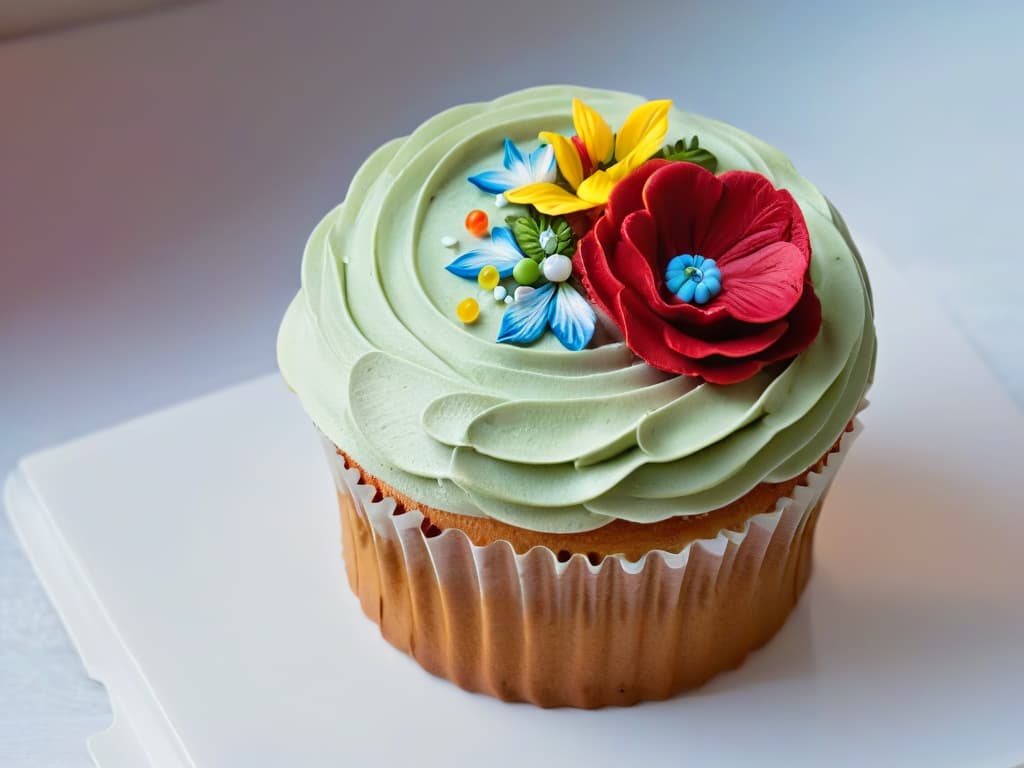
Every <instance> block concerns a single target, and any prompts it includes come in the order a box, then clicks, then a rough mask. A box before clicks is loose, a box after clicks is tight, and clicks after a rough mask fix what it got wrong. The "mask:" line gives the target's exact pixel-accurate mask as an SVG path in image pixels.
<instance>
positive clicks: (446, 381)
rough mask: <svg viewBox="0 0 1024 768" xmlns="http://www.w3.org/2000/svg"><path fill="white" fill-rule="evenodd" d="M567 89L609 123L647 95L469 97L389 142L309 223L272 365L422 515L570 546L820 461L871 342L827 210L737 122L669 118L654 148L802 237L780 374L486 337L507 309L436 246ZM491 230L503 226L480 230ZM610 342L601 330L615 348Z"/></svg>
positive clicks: (565, 125) (856, 392)
mask: <svg viewBox="0 0 1024 768" xmlns="http://www.w3.org/2000/svg"><path fill="white" fill-rule="evenodd" d="M573 96H579V97H580V98H582V99H583V100H584V101H586V102H587V103H588V104H590V105H591V106H593V107H594V108H596V109H597V110H598V111H599V112H601V113H602V114H603V115H604V116H605V117H606V118H607V119H608V121H609V123H610V124H611V125H613V126H616V125H621V123H622V121H623V120H624V119H625V117H626V115H627V114H628V113H629V112H630V111H631V110H632V109H633V108H634V107H635V106H637V105H638V104H640V103H642V101H643V100H642V99H640V98H639V97H636V96H631V95H627V94H622V93H614V92H610V91H600V90H591V89H584V88H575V87H565V86H550V87H542V88H533V89H529V90H525V91H520V92H518V93H514V94H511V95H509V96H506V97H504V98H501V99H497V100H496V101H493V102H489V103H486V104H469V105H465V106H461V107H456V108H454V109H450V110H448V111H446V112H443V113H441V114H439V115H437V116H436V117H434V118H432V119H431V120H428V121H427V122H426V123H424V124H423V125H422V126H420V128H419V129H417V130H416V132H415V133H413V134H412V135H411V136H409V137H407V138H405V139H398V140H395V141H392V142H390V143H388V144H385V145H384V146H383V147H381V148H380V149H378V150H377V151H376V152H375V153H374V154H373V155H372V156H371V157H370V158H369V159H368V160H367V161H366V163H365V164H364V165H363V167H362V168H361V169H360V170H359V172H358V173H357V175H356V177H355V179H354V180H353V182H352V185H351V187H350V189H349V192H348V195H347V197H346V200H345V202H344V203H343V204H342V205H340V206H339V207H337V208H336V209H334V210H333V211H332V212H331V213H329V214H328V215H327V216H326V217H325V218H324V220H323V221H322V222H321V223H320V224H319V225H318V226H317V227H316V229H315V230H314V231H313V234H312V236H311V237H310V239H309V242H308V244H307V246H306V251H305V255H304V258H303V263H302V289H301V291H300V292H299V294H298V296H297V297H296V298H295V300H294V302H293V303H292V305H291V306H290V307H289V309H288V312H287V314H286V316H285V318H284V322H283V323H282V326H281V331H280V336H279V339H278V358H279V361H280V366H281V370H282V372H283V373H284V376H285V378H286V380H287V381H288V383H289V385H290V386H291V387H292V389H294V390H295V392H296V393H297V394H298V396H299V397H300V399H301V400H302V402H303V405H304V406H305V408H306V410H307V412H308V413H309V414H310V416H311V417H312V418H313V420H314V422H315V423H316V425H317V426H318V427H319V428H320V429H321V430H322V431H323V432H324V433H325V434H326V435H327V436H328V437H329V438H330V439H331V440H332V441H334V442H335V443H336V444H337V445H339V446H342V447H343V448H344V449H345V450H346V451H348V452H349V453H351V454H352V455H353V456H354V457H355V458H356V459H357V460H358V461H359V462H360V464H362V465H363V466H364V467H365V468H366V469H367V471H369V472H370V473H372V474H374V475H376V476H377V477H380V478H381V479H383V480H385V481H386V482H388V483H389V484H391V485H392V486H394V487H395V488H396V489H398V490H399V491H401V492H402V493H404V494H406V495H408V496H410V497H412V498H414V499H417V500H419V501H420V502H422V503H423V504H425V505H429V506H432V507H437V508H440V509H445V510H448V511H451V512H455V513H459V514H467V515H486V516H489V517H493V518H496V519H498V520H502V521H505V522H508V523H511V524H514V525H517V526H521V527H524V528H531V529H535V530H542V531H558V532H571V531H581V530H587V529H592V528H597V527H599V526H601V525H604V524H605V523H607V522H609V521H610V520H612V519H614V518H621V519H626V520H632V521H636V522H645V523H647V522H654V521H657V520H662V519H665V518H668V517H672V516H676V515H691V514H699V513H703V512H707V511H709V510H712V509H715V508H717V507H719V506H721V505H723V504H726V503H728V502H730V501H732V500H734V499H736V498H738V497H739V496H741V495H743V494H744V493H746V492H747V491H749V490H750V489H751V488H753V487H754V486H755V485H757V484H758V483H760V482H762V481H781V480H784V479H787V478H790V477H793V476H795V475H797V474H799V473H800V472H802V471H803V470H804V469H806V468H807V467H808V466H810V465H811V464H812V463H813V462H814V461H815V460H816V459H817V458H818V457H819V456H821V455H822V454H823V453H825V452H826V451H827V450H828V448H829V447H830V446H831V445H832V444H833V442H834V441H835V440H836V438H837V437H838V436H839V434H841V432H842V430H843V428H844V426H845V425H846V423H847V422H848V421H849V419H850V417H851V416H852V414H853V413H854V412H855V411H856V409H857V407H858V404H859V403H860V401H861V398H862V397H863V395H864V392H865V390H866V389H867V387H868V384H869V382H870V380H871V376H872V373H873V367H874V352H875V335H874V328H873V322H872V319H873V311H872V307H871V297H870V290H869V288H868V284H867V279H866V276H865V274H864V270H863V265H862V263H861V261H860V258H859V256H858V254H857V251H856V248H855V246H854V244H853V242H852V240H851V239H850V236H849V234H848V232H847V230H846V227H845V225H844V224H843V222H842V220H841V218H840V217H839V215H838V213H837V212H836V211H835V210H834V209H833V208H832V207H831V205H830V204H829V203H828V201H827V200H826V199H825V198H824V197H823V196H822V195H821V193H820V192H818V190H817V189H815V188H814V187H813V186H812V185H811V184H810V183H809V182H807V181H806V180H805V179H803V178H801V177H800V176H799V175H798V174H797V173H796V171H795V169H794V168H793V166H792V164H791V163H790V162H789V161H788V160H787V159H786V158H785V156H783V155H782V154H781V153H780V152H779V151H777V150H775V149H773V148H772V147H769V146H768V145H767V144H765V143H763V142H761V141H759V140H758V139H756V138H754V137H753V136H750V135H749V134H747V133H744V132H743V131H740V130H738V129H736V128H733V127H731V126H728V125H725V124H723V123H720V122H716V121H713V120H709V119H707V118H704V117H700V116H698V115H692V114H689V113H685V112H680V111H677V110H673V111H672V112H671V114H670V128H669V138H671V137H673V136H691V135H694V134H696V135H698V136H699V137H700V141H701V144H702V146H706V147H707V148H708V149H709V150H710V151H711V152H713V153H714V155H715V156H716V157H717V158H718V170H719V171H725V170H729V169H747V170H753V171H757V172H759V173H762V174H764V175H765V176H767V177H768V178H769V179H771V180H772V182H773V183H774V184H775V185H776V186H778V187H783V188H785V189H788V190H789V191H790V192H791V193H792V194H793V196H794V197H795V198H796V200H797V202H798V203H799V205H800V207H801V209H802V210H803V213H804V216H805V217H806V219H807V225H808V228H809V230H810V234H811V244H812V249H813V258H812V262H811V278H812V280H813V282H814V285H815V288H816V290H817V292H818V295H819V297H820V298H821V303H822V308H823V319H822V327H821V332H820V334H819V336H818V337H817V339H816V340H815V341H814V342H813V343H812V344H811V346H810V347H808V349H806V350H805V351H804V352H803V353H801V354H800V355H799V356H798V357H797V358H796V359H794V360H793V361H792V362H791V363H789V364H788V365H786V366H779V367H777V368H776V369H774V370H771V371H764V372H762V373H761V374H759V375H758V376H756V377H754V378H753V379H750V380H748V381H746V382H743V383H741V384H737V385H733V386H717V385H711V384H698V383H696V382H695V381H693V380H690V379H687V378H684V377H674V376H670V375H668V374H665V373H662V372H660V371H657V370H654V369H652V368H650V367H649V366H647V365H645V364H643V363H641V362H638V361H637V359H636V358H635V357H634V356H633V355H632V354H631V353H630V352H629V350H628V349H627V348H626V347H625V345H624V344H623V343H622V342H621V341H619V340H617V339H616V337H615V336H614V334H613V333H608V332H607V329H605V332H604V334H603V336H604V337H605V338H606V343H604V344H602V345H600V346H596V347H594V348H591V349H586V350H583V351H581V352H570V351H567V350H565V349H563V348H562V347H561V345H560V344H559V343H558V342H557V340H555V339H553V338H552V337H551V336H550V334H549V335H547V336H546V337H542V339H541V340H540V341H539V342H538V343H536V344H534V345H532V346H530V347H518V346H513V345H506V344H497V343H496V342H495V338H496V336H497V329H498V326H499V324H500V321H501V313H502V311H503V307H504V305H502V304H500V303H497V302H494V301H493V299H489V297H488V295H487V294H483V295H482V297H481V298H480V304H481V307H482V310H483V311H482V314H481V317H480V320H479V321H478V322H477V323H475V324H473V325H471V326H464V325H463V324H462V323H460V322H459V321H458V320H457V319H456V318H455V315H454V308H455V306H456V304H458V302H459V301H460V300H462V299H464V298H466V297H467V296H474V297H476V296H477V293H478V288H477V287H476V286H475V285H474V284H472V283H471V282H470V281H466V280H462V279H460V278H458V277H455V276H454V275H452V274H450V273H448V272H447V271H445V269H444V266H445V265H446V264H447V263H448V261H450V260H451V259H452V258H453V257H454V255H455V253H457V252H453V251H451V250H449V249H446V248H444V247H442V245H441V238H442V237H443V236H446V235H450V236H456V237H459V238H460V239H461V240H462V241H463V248H462V249H461V250H468V249H469V248H470V247H471V243H470V238H469V237H468V235H467V234H466V233H465V231H464V230H463V228H462V221H463V219H464V217H465V215H466V213H467V212H468V211H470V210H471V209H474V208H481V209H483V210H485V211H487V212H488V214H489V215H491V217H492V219H494V220H500V219H501V218H504V216H505V215H507V214H509V213H516V212H522V211H523V209H519V208H516V207H515V206H510V207H509V208H505V209H502V210H500V211H499V210H498V209H496V208H495V207H494V205H493V201H492V200H491V198H490V197H489V196H487V195H484V194H483V193H482V192H480V191H479V190H477V189H476V188H475V187H473V186H472V185H470V184H469V183H467V182H466V178H467V177H468V176H470V175H472V174H474V173H478V172H480V171H482V170H488V169H491V168H497V167H500V164H501V151H502V140H503V139H504V138H505V137H509V138H511V139H512V140H513V141H515V142H517V143H518V144H519V145H520V146H524V147H527V148H533V147H535V146H536V143H537V140H536V136H537V133H538V131H540V130H542V129H543V130H553V131H558V132H561V133H563V134H566V135H571V134H572V133H573V128H572V123H571V108H570V105H571V100H572V97H573ZM495 223H500V221H495ZM609 337H610V338H609Z"/></svg>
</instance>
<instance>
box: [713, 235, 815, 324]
mask: <svg viewBox="0 0 1024 768" xmlns="http://www.w3.org/2000/svg"><path fill="white" fill-rule="evenodd" d="M719 271H720V272H721V273H722V292H721V294H719V295H718V297H717V298H716V299H715V301H716V302H718V303H720V304H721V305H722V306H724V307H726V308H727V309H728V310H729V314H730V315H732V316H733V317H735V318H736V319H737V320H742V321H744V322H747V323H770V322H772V321H773V320H778V319H779V318H780V317H784V316H785V315H786V313H788V312H789V311H790V310H791V309H793V307H795V306H796V303H797V302H798V301H799V300H800V295H801V293H803V289H804V274H805V273H806V271H807V264H806V262H805V261H804V255H803V254H802V253H801V252H800V249H799V248H797V247H796V246H795V245H793V244H792V243H785V242H774V243H771V244H770V245H766V246H764V247H763V248H759V249H758V250H756V251H751V252H749V253H746V254H744V255H741V256H735V257H733V258H732V259H730V260H729V261H728V262H727V263H726V264H721V265H719Z"/></svg>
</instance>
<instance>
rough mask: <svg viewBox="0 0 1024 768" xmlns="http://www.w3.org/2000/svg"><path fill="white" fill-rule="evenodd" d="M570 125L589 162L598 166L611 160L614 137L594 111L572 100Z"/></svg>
mask: <svg viewBox="0 0 1024 768" xmlns="http://www.w3.org/2000/svg"><path fill="white" fill-rule="evenodd" d="M572 124H573V125H574V126H576V135H577V136H579V137H580V138H581V139H583V144H584V146H585V147H586V148H587V154H588V155H590V162H592V163H593V164H594V165H600V164H601V163H604V162H606V161H607V160H609V159H611V156H612V149H613V144H614V142H615V137H614V136H613V135H612V129H611V126H609V125H608V123H607V122H605V119H604V118H603V117H601V115H599V114H598V113H597V111H596V110H593V109H591V108H590V107H588V106H587V105H586V104H584V103H583V102H582V101H580V100H579V99H573V100H572ZM666 130H667V128H666Z"/></svg>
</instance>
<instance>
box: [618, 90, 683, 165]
mask: <svg viewBox="0 0 1024 768" xmlns="http://www.w3.org/2000/svg"><path fill="white" fill-rule="evenodd" d="M671 106H672V102H671V101H669V100H668V99H662V100H660V101H648V102H647V103H646V104H641V105H640V106H639V107H637V108H636V109H634V110H633V111H632V112H631V113H630V114H629V117H627V118H626V122H625V123H623V124H622V128H621V129H620V130H619V135H618V136H617V137H616V138H615V159H616V160H620V161H621V160H624V159H625V158H626V156H627V155H630V154H632V153H633V152H635V151H636V150H637V149H643V150H644V152H647V148H648V147H650V152H647V157H644V158H643V160H641V161H640V162H641V163H642V162H643V161H644V160H646V159H647V158H648V157H650V156H651V155H653V154H654V153H655V152H657V151H658V148H659V147H660V146H661V142H662V141H664V139H665V134H666V133H668V110H669V108H670V107H671ZM637 165H639V163H637ZM634 167H635V166H634Z"/></svg>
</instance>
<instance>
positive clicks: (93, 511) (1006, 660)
mask: <svg viewBox="0 0 1024 768" xmlns="http://www.w3.org/2000/svg"><path fill="white" fill-rule="evenodd" d="M869 267H870V269H871V274H872V277H873V281H874V284H875V292H876V299H877V304H878V316H879V321H878V324H879V329H880V334H879V335H880V356H879V364H878V375H877V380H878V384H877V386H876V388H875V389H874V390H873V391H872V393H871V400H872V406H871V407H870V408H869V409H868V410H867V411H866V412H865V413H864V415H863V421H864V423H865V431H864V434H863V436H862V437H861V438H860V440H859V441H858V443H857V445H856V446H855V447H854V449H853V451H852V453H851V456H850V458H849V459H848V461H847V463H846V464H845V465H844V467H843V470H842V471H841V472H840V473H839V477H838V480H837V482H836V484H835V486H834V488H833V491H832V495H831V497H830V500H829V503H828V504H827V505H826V508H825V512H824V514H823V516H822V519H821V523H820V527H819V531H818V539H817V550H816V554H815V572H814V576H813V578H812V580H811V584H810V586H809V588H808V591H807V593H806V595H805V597H804V598H803V600H802V601H801V603H800V605H799V606H798V608H797V610H796V612H795V613H794V615H793V616H792V618H791V619H790V621H789V622H788V623H787V625H786V626H785V627H784V629H783V630H782V631H781V633H780V634H779V635H778V636H777V637H776V638H775V639H774V640H773V641H772V642H771V643H769V645H768V646H767V647H765V648H764V649H763V650H761V651H759V652H757V653H755V654H754V655H753V656H751V658H750V659H749V660H748V661H747V663H746V664H745V665H744V666H743V667H742V668H740V669H739V670H738V671H736V672H732V673H729V674H726V675H723V676H721V677H719V678H717V679H715V680H714V681H712V682H711V683H710V684H708V685H707V686H705V687H703V688H701V689H699V690H697V691H695V692H693V693H690V694H688V695H684V696H681V697H679V698H676V699H674V700H672V701H668V702H660V703H655V704H645V705H641V706H638V707H635V708H632V709H608V710H601V711H596V712H583V711H575V710H546V711H545V710H538V709H535V708H533V707H530V706H527V705H510V704H503V703H500V702H498V701H495V700H492V699H489V698H486V697H483V696H479V695H474V694H469V693H465V692H463V691H461V690H460V689H458V688H456V687H455V686H453V685H450V684H449V683H446V682H443V681H440V680H437V679H435V678H432V677H431V676H429V675H428V674H426V673H425V672H422V671H421V670H420V669H419V667H418V666H416V664H415V663H413V662H412V661H410V660H409V659H407V658H406V657H404V656H402V655H401V654H399V653H398V652H397V651H394V650H393V649H392V648H391V647H390V646H388V645H387V644H386V643H385V642H384V641H383V640H381V639H380V638H379V637H378V635H377V629H376V627H375V626H374V625H373V624H371V623H370V622H369V621H367V620H366V619H364V618H363V616H362V614H361V613H360V611H359V608H358V605H357V603H356V600H355V598H353V597H352V595H351V594H349V592H348V588H347V586H346V585H345V583H344V574H343V570H342V564H341V559H340V556H339V530H338V520H337V515H336V512H335V508H334V499H333V494H332V486H331V480H330V477H329V475H328V472H327V469H326V465H325V463H324V461H323V458H322V457H321V455H320V449H319V446H318V444H317V440H316V437H315V435H314V432H313V430H312V428H311V427H310V425H309V424H308V422H307V420H306V418H305V416H304V415H303V413H302V410H301V408H300V407H299V404H298V403H297V402H296V401H295V400H294V398H293V397H292V396H291V395H290V393H288V392H287V391H286V389H285V387H284V386H283V385H282V384H281V383H280V382H279V380H278V379H277V377H276V376H270V377H267V378H262V379H258V380H255V381H252V382H250V383H247V384H244V385H242V386H240V387H237V388H235V389H231V390H228V391H225V392H222V393H218V394H215V395H212V396H210V397H206V398H203V399H200V400H196V401H193V402H190V403H186V404H185V405H182V406H180V407H178V408H174V409H171V410H169V411H164V412H161V413H157V414H154V415H151V416H148V417H146V418H144V419H141V420H138V421H134V422H131V423H128V424H125V425H123V426H120V427H117V428H115V429H112V430H109V431H106V432H103V433H100V434H96V435H93V436H91V437H87V438H84V439H82V440H78V441H76V442H73V443H70V444H67V445H64V446H61V447H59V448H55V449H53V450H50V451H47V452H44V453H40V454H36V455H34V456H31V457H28V458H26V459H25V460H24V461H23V462H22V463H21V465H20V469H19V470H18V472H16V473H15V474H14V475H13V476H12V477H11V478H10V480H9V482H8V486H7V502H8V509H9V513H10V515H11V517H12V520H13V521H14V524H15V527H16V529H17V530H18V532H19V535H20V536H21V538H22V541H23V543H24V545H25V548H26V549H27V551H28V552H29V555H30V557H31V559H32V561H33V563H34V565H35V567H36V569H37V570H38V572H39V574H40V577H41V578H42V580H43V582H44V584H45V585H46V587H47V589H48V590H49V592H50V595H51V597H52V599H53V601H54V603H55V604H56V606H57V608H58V610H59V611H60V613H61V616H62V617H63V619H64V621H65V622H66V624H67V625H68V629H69V632H70V633H71V635H72V637H73V639H74V641H75V644H76V645H77V647H78V649H79V651H80V653H81V654H82V657H83V659H84V661H85V664H86V667H87V669H88V670H89V672H90V674H91V675H93V676H95V677H96V678H97V679H99V680H100V681H102V682H103V683H104V684H106V686H107V688H108V690H109V692H110V696H111V699H112V703H113V708H114V712H115V723H114V725H113V727H112V729H111V730H109V731H107V732H105V733H103V734H99V735H97V736H96V737H94V738H93V739H92V740H91V742H90V749H91V750H92V752H93V755H94V757H95V759H96V761H97V763H98V764H99V765H100V766H102V768H120V767H121V766H139V765H144V764H146V763H147V762H149V763H151V764H153V765H159V766H178V765H195V766H201V767H204V768H205V767H206V766H213V767H217V768H219V767H221V766H247V767H248V766H286V765H287V766H292V765H295V766H299V765H301V766H320V765H323V766H339V765H366V764H370V761H371V760H372V761H375V764H378V765H384V766H389V765H399V764H403V763H410V764H415V765H418V766H441V765H445V766H448V765H452V764H469V763H470V762H473V763H474V764H477V763H478V764H482V765H487V766H488V767H489V768H498V767H499V766H517V768H521V767H522V766H529V765H537V766H540V765H552V764H554V763H555V761H560V762H561V763H562V764H565V765H590V766H600V765H624V764H625V765H634V764H639V763H641V761H644V760H651V759H654V758H665V759H668V760H671V761H672V763H673V764H682V763H685V764H689V765H701V764H703V765H714V766H730V765H737V766H740V765H742V766H747V765H753V764H756V765H760V766H776V765H777V766H787V767H792V766H823V765H828V766H839V765H856V766H861V765H922V766H929V768H940V767H941V766H962V765H971V766H1000V767H1005V766H1012V765H1015V764H1018V763H1020V762H1022V761H1024V729H1022V728H1021V724H1022V696H1024V693H1022V684H1024V598H1022V596H1021V586H1022V581H1024V577H1022V572H1024V569H1022V565H1021V563H1022V561H1024V554H1022V552H1021V546H1022V544H1024V514H1022V509H1021V506H1022V505H1021V502H1020V501H1019V495H1018V494H1019V491H1018V486H1019V482H1020V479H1021V478H1020V475H1021V474H1022V470H1024V466H1022V465H1024V462H1022V460H1021V456H1022V451H1021V448H1020V440H1021V435H1022V427H1024V418H1022V416H1021V414H1020V412H1019V411H1017V410H1016V409H1015V407H1014V406H1013V405H1012V404H1011V402H1010V400H1009V399H1008V397H1007V396H1006V395H1005V393H1003V392H1002V391H1001V390H1000V389H999V387H998V385H997V384H995V382H994V381H993V379H992V378H991V376H990V375H989V374H988V372H987V370H986V369H985V368H984V367H983V365H982V364H981V363H980V362H979V360H978V359H977V357H976V356H975V354H974V353H973V352H972V351H971V350H970V349H969V348H968V347H967V345H966V344H965V343H964V341H963V340H962V339H961V337H960V335H959V334H958V333H957V332H956V330H955V329H953V328H952V327H951V326H950V324H949V322H948V321H946V320H944V319H942V317H941V316H940V315H939V314H938V313H937V312H936V311H935V310H934V308H932V307H929V306H925V305H923V304H922V303H921V302H920V301H919V300H918V299H917V298H916V297H915V296H914V294H913V291H912V289H910V288H908V286H907V285H906V283H905V282H904V281H903V280H902V278H901V277H900V276H899V275H898V274H897V273H895V272H894V271H893V269H892V268H891V267H890V266H889V265H888V264H887V263H886V262H885V260H884V259H881V258H879V257H877V256H872V255H871V254H869Z"/></svg>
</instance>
